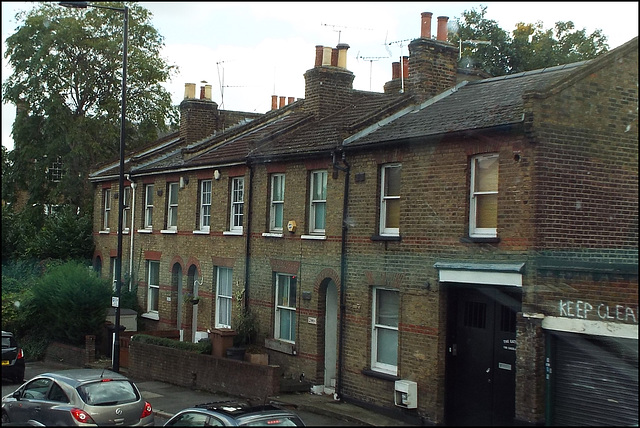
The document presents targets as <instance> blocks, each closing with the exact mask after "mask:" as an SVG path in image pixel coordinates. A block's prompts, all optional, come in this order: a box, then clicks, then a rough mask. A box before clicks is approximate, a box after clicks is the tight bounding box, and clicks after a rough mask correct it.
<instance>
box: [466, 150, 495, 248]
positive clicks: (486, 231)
mask: <svg viewBox="0 0 640 428" xmlns="http://www.w3.org/2000/svg"><path fill="white" fill-rule="evenodd" d="M492 159H493V160H494V161H495V162H498V154H497V153H488V154H482V155H477V156H473V157H472V158H471V180H470V182H469V188H470V201H469V236H470V237H472V238H495V237H497V236H498V230H497V228H495V227H485V228H482V227H476V221H477V209H478V197H481V196H485V195H496V197H497V195H498V189H496V190H491V191H476V188H475V187H476V174H477V163H478V162H481V161H487V160H492ZM499 173H500V172H499V170H498V174H499ZM498 178H499V175H498ZM497 181H498V180H496V182H497ZM496 216H497V209H496Z"/></svg>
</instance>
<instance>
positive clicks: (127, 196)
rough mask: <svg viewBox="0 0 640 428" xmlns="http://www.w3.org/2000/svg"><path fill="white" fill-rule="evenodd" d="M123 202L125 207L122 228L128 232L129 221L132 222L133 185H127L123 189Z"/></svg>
mask: <svg viewBox="0 0 640 428" xmlns="http://www.w3.org/2000/svg"><path fill="white" fill-rule="evenodd" d="M122 197H123V198H124V199H123V200H122V203H123V204H124V205H123V206H124V209H123V210H122V230H123V231H125V232H127V231H128V230H129V223H130V222H131V186H126V187H125V188H124V189H123V192H122Z"/></svg>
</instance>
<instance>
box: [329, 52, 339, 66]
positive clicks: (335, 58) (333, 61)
mask: <svg viewBox="0 0 640 428" xmlns="http://www.w3.org/2000/svg"><path fill="white" fill-rule="evenodd" d="M331 65H332V66H334V67H337V66H338V49H336V48H332V49H331Z"/></svg>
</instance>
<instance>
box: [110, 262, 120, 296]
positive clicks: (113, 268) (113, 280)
mask: <svg viewBox="0 0 640 428" xmlns="http://www.w3.org/2000/svg"><path fill="white" fill-rule="evenodd" d="M116 263H117V259H116V257H109V271H110V274H111V288H112V289H113V291H116V288H117V287H116ZM120 273H122V272H120Z"/></svg>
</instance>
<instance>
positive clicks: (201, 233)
mask: <svg viewBox="0 0 640 428" xmlns="http://www.w3.org/2000/svg"><path fill="white" fill-rule="evenodd" d="M193 234H194V235H208V234H209V231H208V230H194V231H193Z"/></svg>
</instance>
